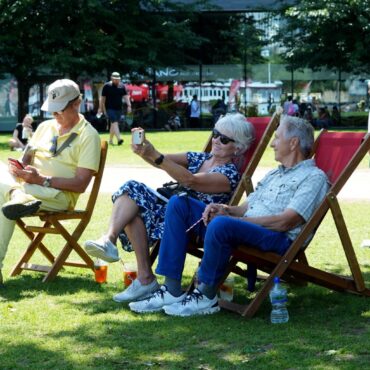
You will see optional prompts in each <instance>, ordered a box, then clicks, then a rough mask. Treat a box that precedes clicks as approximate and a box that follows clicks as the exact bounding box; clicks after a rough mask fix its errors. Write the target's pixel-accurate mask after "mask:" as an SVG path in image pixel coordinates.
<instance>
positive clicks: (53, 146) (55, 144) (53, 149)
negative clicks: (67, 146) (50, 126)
mask: <svg viewBox="0 0 370 370" xmlns="http://www.w3.org/2000/svg"><path fill="white" fill-rule="evenodd" d="M57 149H58V136H53V137H52V138H51V147H50V149H49V151H50V153H51V154H52V155H53V156H54V155H55V154H56V153H57Z"/></svg>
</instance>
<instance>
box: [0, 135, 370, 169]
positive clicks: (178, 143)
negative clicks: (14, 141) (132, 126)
mask: <svg viewBox="0 0 370 370" xmlns="http://www.w3.org/2000/svg"><path fill="white" fill-rule="evenodd" d="M317 133H318V132H317V131H316V134H317ZM209 134H210V132H209V131H177V132H167V131H165V132H161V131H157V132H148V133H147V138H148V139H149V140H150V141H151V142H152V143H153V144H154V146H155V147H156V148H158V150H160V151H161V152H163V153H179V152H185V151H188V150H194V151H198V150H202V149H203V146H204V145H205V143H206V142H207V139H208V137H209ZM10 136H11V135H10V134H4V133H2V134H1V133H0V160H1V161H6V160H7V158H8V157H10V156H12V157H15V158H18V157H20V153H18V152H10V150H9V149H8V145H7V142H8V140H9V138H10ZM100 136H101V138H102V139H105V140H108V134H106V133H104V134H101V135H100ZM122 136H123V139H124V140H125V142H124V144H123V145H122V146H117V145H114V146H109V150H108V157H107V165H108V166H114V165H124V166H143V167H146V166H150V165H149V164H147V163H146V162H145V161H143V160H142V159H141V158H140V157H139V156H137V155H136V154H134V153H132V151H131V147H130V145H129V144H130V143H131V135H130V134H129V133H128V132H124V133H123V135H122ZM260 166H261V167H269V168H272V167H275V166H276V162H275V159H274V152H273V150H272V149H271V148H270V147H268V148H267V150H266V151H265V153H264V155H263V157H262V160H261V164H260ZM359 168H369V157H365V158H364V159H363V160H362V162H361V163H360V166H359Z"/></svg>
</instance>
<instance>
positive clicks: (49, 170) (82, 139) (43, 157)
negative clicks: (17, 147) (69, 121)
mask: <svg viewBox="0 0 370 370" xmlns="http://www.w3.org/2000/svg"><path fill="white" fill-rule="evenodd" d="M73 132H75V133H76V134H77V137H75V139H74V140H73V141H72V142H71V143H69V144H68V146H67V147H66V148H65V149H63V150H62V152H60V153H59V154H58V155H56V156H53V153H52V152H51V151H50V149H51V147H52V144H53V138H54V137H57V139H56V141H57V149H58V148H60V147H61V146H62V145H63V143H64V142H65V141H66V140H67V139H68V137H69V136H70V135H71V133H73ZM29 144H30V145H31V146H32V147H34V148H35V149H36V152H35V156H34V160H33V163H32V165H33V166H35V167H36V168H37V169H38V170H39V171H40V173H42V174H43V175H45V176H52V177H65V178H73V177H74V176H75V174H76V170H77V168H78V167H81V168H87V169H90V170H93V171H97V170H98V168H99V161H100V137H99V134H98V132H97V131H96V130H95V129H94V128H93V127H92V126H91V124H90V123H89V122H88V121H86V119H85V118H84V117H83V116H82V115H80V121H79V122H78V124H77V125H76V126H74V127H73V129H72V130H71V131H70V132H68V133H67V134H65V135H61V136H59V132H58V127H57V121H56V120H55V119H51V120H48V121H45V122H42V123H41V124H40V125H39V126H38V128H37V130H36V131H35V133H34V135H33V136H32V138H31V140H30V141H29ZM63 193H64V194H65V195H66V196H67V197H68V199H69V200H70V208H74V206H75V205H76V202H77V199H78V196H79V193H74V192H70V191H64V190H63Z"/></svg>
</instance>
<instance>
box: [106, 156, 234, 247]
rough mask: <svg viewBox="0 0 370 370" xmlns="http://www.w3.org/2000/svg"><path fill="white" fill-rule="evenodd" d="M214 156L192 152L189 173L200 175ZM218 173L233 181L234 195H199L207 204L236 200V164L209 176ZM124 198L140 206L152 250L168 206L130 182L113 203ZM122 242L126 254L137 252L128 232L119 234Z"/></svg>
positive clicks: (141, 184) (139, 185) (140, 184)
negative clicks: (201, 168) (206, 162)
mask: <svg viewBox="0 0 370 370" xmlns="http://www.w3.org/2000/svg"><path fill="white" fill-rule="evenodd" d="M211 156H212V155H211V154H210V153H197V152H188V153H187V159H188V170H189V171H190V172H191V173H197V172H198V171H199V168H200V167H201V166H202V164H203V162H204V161H206V160H207V159H209V158H211ZM214 172H218V173H222V174H223V175H225V176H226V177H227V178H228V179H229V182H230V187H231V192H229V193H217V194H205V193H200V192H196V194H197V197H198V199H199V200H201V201H202V202H204V203H206V204H209V203H228V201H229V200H230V198H231V196H232V193H233V192H234V190H235V189H236V187H237V185H238V182H239V180H240V174H239V172H238V170H237V168H236V166H235V165H234V164H232V163H228V164H225V165H222V166H218V167H214V168H212V169H211V170H210V171H209V173H214ZM124 194H126V195H127V196H128V197H130V198H131V199H132V200H133V201H134V202H135V203H136V204H137V205H138V207H139V209H140V216H141V218H142V220H143V222H144V225H145V228H146V231H147V237H148V243H149V246H152V245H153V243H154V242H155V241H156V240H158V239H161V238H162V234H163V229H164V215H165V212H166V205H167V203H166V202H164V201H163V200H161V199H159V198H158V197H157V195H156V194H155V192H153V190H152V189H151V188H150V187H148V186H147V185H145V184H143V183H141V182H138V181H134V180H130V181H127V182H126V183H124V184H123V185H122V186H121V187H120V188H119V189H118V190H117V191H116V192H115V193H114V194H113V195H112V201H113V203H114V202H115V201H116V199H117V198H119V197H121V196H122V195H124ZM119 239H120V241H121V243H122V246H123V249H124V250H126V251H128V252H131V251H132V250H133V248H132V245H131V243H130V241H129V240H128V238H127V236H126V234H125V233H124V231H122V232H121V233H120V234H119Z"/></svg>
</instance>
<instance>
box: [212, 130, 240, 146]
mask: <svg viewBox="0 0 370 370" xmlns="http://www.w3.org/2000/svg"><path fill="white" fill-rule="evenodd" d="M218 137H219V138H220V141H221V144H223V145H226V144H229V143H230V141H231V142H233V143H235V140H234V139H231V138H230V137H228V136H226V135H223V134H221V132H219V131H218V130H216V129H215V128H214V129H213V131H212V138H213V139H217V138H218Z"/></svg>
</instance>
